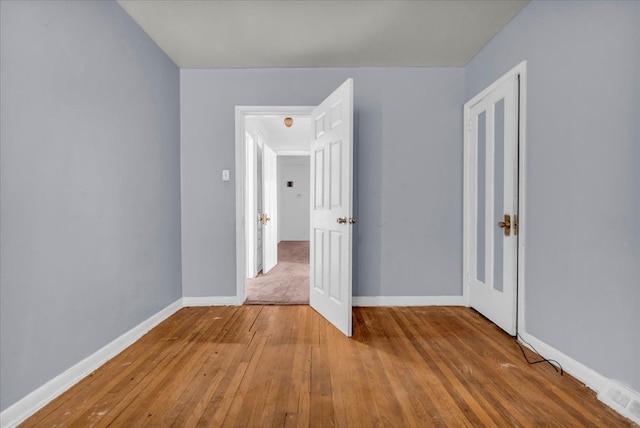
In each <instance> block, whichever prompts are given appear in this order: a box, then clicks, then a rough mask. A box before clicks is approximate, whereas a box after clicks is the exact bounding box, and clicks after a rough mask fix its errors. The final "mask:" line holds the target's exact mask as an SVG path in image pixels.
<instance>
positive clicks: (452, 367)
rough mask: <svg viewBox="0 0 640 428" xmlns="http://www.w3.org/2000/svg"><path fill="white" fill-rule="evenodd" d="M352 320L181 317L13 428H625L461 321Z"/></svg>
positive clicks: (232, 313)
mask: <svg viewBox="0 0 640 428" xmlns="http://www.w3.org/2000/svg"><path fill="white" fill-rule="evenodd" d="M353 315H354V318H353V320H354V336H353V337H352V338H346V337H345V336H343V335H342V334H341V333H339V332H338V331H337V330H336V329H335V328H334V327H333V326H332V325H330V324H328V323H327V322H326V321H325V320H324V319H323V318H322V317H321V316H320V315H318V314H317V313H316V312H315V311H314V310H313V309H311V308H310V307H308V306H243V307H211V308H185V309H183V310H181V311H178V312H177V313H176V314H174V315H173V316H172V317H170V318H168V319H167V320H165V321H164V322H163V323H161V324H160V325H158V326H157V327H156V328H155V329H153V330H151V331H150V332H149V333H148V334H147V335H145V336H144V337H142V338H141V339H140V340H139V341H138V342H136V343H135V344H133V345H132V346H131V347H129V348H127V349H126V350H125V351H123V352H122V353H121V354H120V355H118V356H116V357H115V358H113V359H112V360H111V361H109V362H108V363H107V364H105V365H104V366H103V367H101V368H100V369H98V370H96V371H95V372H94V373H93V374H92V375H91V376H88V377H87V378H85V379H83V380H82V381H81V382H79V383H78V384H77V385H75V386H74V387H72V388H71V389H69V391H67V392H66V393H64V394H62V395H61V396H60V397H58V398H57V399H55V400H53V401H52V402H51V403H49V404H48V405H47V406H45V407H44V408H43V409H41V411H39V412H37V413H36V414H35V415H33V416H32V417H31V418H29V419H28V420H26V421H25V422H24V424H23V425H22V426H25V427H51V426H62V427H73V426H78V427H80V426H82V427H86V426H108V425H111V426H136V427H144V426H149V427H151V426H176V427H182V426H202V427H209V426H265V427H267V426H272V427H275V426H278V427H282V426H286V427H310V426H314V427H315V426H318V427H327V426H390V427H396V426H408V427H421V426H469V427H471V426H606V427H630V426H634V425H633V423H632V422H631V421H629V420H627V419H624V418H623V417H621V416H620V415H618V414H616V413H615V412H613V410H611V409H609V408H608V407H606V406H605V405H604V404H602V403H600V402H599V401H598V400H597V398H596V397H595V394H594V393H593V391H591V390H589V389H588V388H586V387H585V386H584V385H583V384H581V383H580V382H578V381H577V380H575V379H574V378H572V377H571V376H569V375H566V374H565V375H564V376H560V375H559V374H558V373H556V372H555V371H554V370H553V369H552V368H551V367H549V366H548V365H545V364H536V365H529V364H527V362H526V361H524V359H523V358H522V355H521V353H520V350H519V349H518V347H517V346H516V344H515V342H514V341H513V339H512V338H510V337H509V336H508V335H506V334H504V333H503V332H502V331H501V330H500V329H498V328H497V327H495V326H494V325H493V324H491V323H490V322H489V321H487V320H486V319H484V318H483V317H482V316H480V315H479V314H478V313H477V312H475V311H473V310H471V309H468V308H461V307H424V308H420V307H412V308H354V310H353ZM527 352H528V353H529V351H527ZM529 355H530V357H531V358H533V355H532V354H531V353H529Z"/></svg>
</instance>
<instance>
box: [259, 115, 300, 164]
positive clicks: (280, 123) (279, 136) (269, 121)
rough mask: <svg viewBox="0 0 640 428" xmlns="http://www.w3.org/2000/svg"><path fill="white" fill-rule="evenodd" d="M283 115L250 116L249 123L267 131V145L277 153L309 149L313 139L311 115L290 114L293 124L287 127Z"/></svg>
mask: <svg viewBox="0 0 640 428" xmlns="http://www.w3.org/2000/svg"><path fill="white" fill-rule="evenodd" d="M285 117H286V116H281V115H266V116H249V117H248V118H247V124H248V125H255V126H257V127H258V128H261V129H264V130H265V132H266V133H267V145H268V146H269V147H271V148H272V149H273V150H274V151H275V152H276V153H278V154H283V152H300V151H308V150H309V148H310V141H311V119H310V118H309V116H304V115H303V116H297V115H289V116H288V117H291V118H292V119H293V125H292V126H291V127H290V128H287V127H286V126H285V125H284V118H285Z"/></svg>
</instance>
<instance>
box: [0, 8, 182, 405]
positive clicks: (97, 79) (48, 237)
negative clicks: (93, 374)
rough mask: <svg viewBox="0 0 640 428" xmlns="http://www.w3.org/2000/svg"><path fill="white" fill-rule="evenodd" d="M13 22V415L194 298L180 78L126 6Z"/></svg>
mask: <svg viewBox="0 0 640 428" xmlns="http://www.w3.org/2000/svg"><path fill="white" fill-rule="evenodd" d="M0 15H1V18H0V19H1V21H0V31H1V32H0V52H1V53H0V55H1V56H0V62H1V73H0V74H1V78H0V96H1V104H0V107H1V115H0V121H1V126H0V127H1V133H0V154H1V163H0V165H1V171H2V172H1V185H0V197H1V208H0V218H1V220H0V228H1V234H0V236H1V242H0V244H1V246H2V252H1V256H0V265H1V266H0V271H1V274H0V301H1V310H0V321H1V322H0V325H1V342H0V360H1V363H0V378H1V379H2V381H1V390H0V397H1V399H0V409H2V410H4V409H6V408H7V407H8V406H10V405H11V404H13V403H15V402H16V401H17V400H19V399H21V398H22V397H24V396H25V395H26V394H28V393H30V392H31V391H33V390H35V389H36V388H38V387H39V386H41V385H43V384H44V383H45V382H47V381H49V380H51V379H52V378H53V377H55V376H56V375H58V374H60V373H62V372H63V371H64V370H66V369H68V368H69V367H71V366H73V365H74V364H76V363H78V362H79V361H81V360H82V359H83V358H85V357H87V356H89V355H90V354H92V353H94V352H95V351H97V350H98V349H100V348H101V347H102V346H104V345H106V344H107V343H109V342H111V341H112V340H113V339H115V338H117V337H118V336H120V335H121V334H123V333H125V332H126V331H128V330H130V329H131V328H132V327H134V326H135V325H137V324H138V323H140V322H141V321H143V320H145V319H147V318H148V317H149V316H151V315H152V314H154V313H156V312H157V311H159V310H160V309H162V308H164V307H166V306H167V305H168V304H170V303H172V302H174V301H175V300H177V299H178V298H180V295H181V283H180V281H181V270H180V193H179V192H180V187H179V186H180V185H179V71H178V69H177V68H176V66H175V65H174V64H173V63H172V62H171V61H170V60H169V59H168V58H167V57H166V56H165V55H164V53H162V52H161V51H160V50H159V49H158V47H157V46H156V45H155V44H154V43H153V42H152V41H151V39H150V38H149V37H148V36H146V35H145V34H144V33H143V32H142V30H141V29H140V28H139V27H138V26H137V25H136V24H135V23H134V22H133V21H132V20H131V19H130V18H129V16H128V15H127V14H126V13H125V12H124V11H123V10H122V9H121V7H120V6H119V5H118V4H117V3H115V2H111V1H42V2H31V1H2V2H0Z"/></svg>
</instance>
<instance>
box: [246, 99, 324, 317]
mask: <svg viewBox="0 0 640 428" xmlns="http://www.w3.org/2000/svg"><path fill="white" fill-rule="evenodd" d="M312 109H313V107H257V108H253V107H237V108H236V133H237V135H236V138H238V135H240V136H244V138H243V140H244V141H241V142H240V143H241V144H238V141H236V151H237V153H236V168H237V171H238V176H237V177H238V184H237V186H238V187H237V192H236V193H237V198H238V197H240V198H241V199H242V203H243V207H244V209H243V211H244V214H242V215H241V216H242V223H243V227H242V231H241V233H237V245H238V247H239V248H238V254H237V256H238V271H237V278H238V284H237V296H238V300H239V302H238V303H239V304H309V234H310V222H309V208H310V184H309V182H310V169H309V144H310V136H311V119H310V115H309V113H310V112H311V110H312ZM285 119H286V121H285ZM239 149H242V150H241V151H242V153H240V151H239ZM239 161H240V162H242V164H243V167H244V168H242V169H240V168H239V167H238V164H239V163H240V162H239ZM241 181H242V183H240V182H241ZM240 186H241V187H240ZM240 194H242V195H241V196H240ZM236 202H238V201H236ZM240 247H242V248H240ZM240 255H244V263H242V262H241V260H240V257H239V256H240ZM243 265H244V266H243ZM241 270H242V272H241Z"/></svg>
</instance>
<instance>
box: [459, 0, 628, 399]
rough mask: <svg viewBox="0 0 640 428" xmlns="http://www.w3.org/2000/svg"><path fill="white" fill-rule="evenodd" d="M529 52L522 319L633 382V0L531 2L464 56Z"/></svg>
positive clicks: (499, 60)
mask: <svg viewBox="0 0 640 428" xmlns="http://www.w3.org/2000/svg"><path fill="white" fill-rule="evenodd" d="M523 59H526V60H528V73H529V85H528V93H529V98H528V107H527V108H528V117H527V120H528V135H527V138H528V141H527V144H528V148H527V212H526V215H527V223H526V225H525V228H526V233H527V244H526V311H525V314H526V328H527V330H528V332H529V333H531V334H533V335H534V336H536V337H537V338H539V339H541V340H543V341H544V342H547V343H548V344H550V345H552V346H554V347H555V348H557V349H559V350H560V351H562V352H564V353H565V354H567V355H569V356H571V357H573V358H575V359H576V360H578V361H580V362H582V363H583V364H585V365H587V366H588V367H591V368H592V369H594V370H596V371H598V372H599V373H601V374H603V375H605V376H607V377H610V378H614V379H619V380H622V381H624V382H626V383H627V384H630V385H631V386H632V387H633V388H634V389H635V390H640V221H638V219H639V214H638V213H639V212H640V166H639V161H640V127H639V124H640V2H613V1H611V2H609V1H607V2H596V1H589V2H564V1H556V2H546V1H541V2H533V3H531V4H529V5H528V6H527V7H526V8H525V9H524V10H523V11H522V12H520V14H518V15H517V16H516V17H515V18H514V19H513V20H512V21H511V22H510V23H509V24H508V25H507V26H506V28H505V29H503V30H502V31H501V32H500V33H499V34H498V35H497V36H496V37H495V38H494V39H493V40H492V41H491V42H490V43H489V44H488V45H487V46H486V47H485V48H484V49H483V50H482V51H481V52H480V53H479V54H478V55H477V56H476V58H475V59H474V60H473V61H471V62H470V63H469V64H468V66H467V68H466V95H467V99H468V98H471V97H472V96H473V95H475V94H476V93H477V92H479V91H480V90H482V89H483V88H484V87H485V86H487V85H488V84H490V83H491V82H492V81H493V80H495V79H496V78H498V77H499V76H500V75H502V74H503V73H504V72H506V71H507V70H508V69H510V68H511V67H512V66H514V65H516V64H517V63H518V62H519V61H521V60H523Z"/></svg>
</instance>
